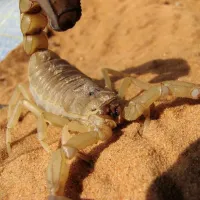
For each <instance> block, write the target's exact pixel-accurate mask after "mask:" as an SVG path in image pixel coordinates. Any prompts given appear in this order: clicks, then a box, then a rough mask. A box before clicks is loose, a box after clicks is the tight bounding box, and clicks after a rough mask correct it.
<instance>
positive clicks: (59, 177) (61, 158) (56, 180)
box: [47, 121, 112, 200]
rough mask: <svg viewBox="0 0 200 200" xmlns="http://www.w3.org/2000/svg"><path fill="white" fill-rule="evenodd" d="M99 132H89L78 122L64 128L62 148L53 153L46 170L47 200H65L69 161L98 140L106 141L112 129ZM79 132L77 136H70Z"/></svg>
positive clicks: (103, 128) (106, 128)
mask: <svg viewBox="0 0 200 200" xmlns="http://www.w3.org/2000/svg"><path fill="white" fill-rule="evenodd" d="M100 129H101V130H100V131H99V132H97V131H90V127H86V126H85V125H82V124H80V123H79V122H76V121H75V122H70V123H69V124H68V125H66V126H64V128H63V131H62V147H61V148H60V149H59V150H57V151H56V152H53V154H52V158H51V160H50V162H49V165H48V168H47V182H48V188H49V191H50V196H49V197H48V200H65V199H68V198H66V197H64V189H65V183H66V181H67V179H68V176H69V166H70V159H72V158H74V157H75V156H78V151H79V150H82V149H84V148H86V147H88V146H90V145H93V144H96V143H97V142H98V141H99V140H102V141H104V140H107V139H108V138H110V137H111V135H112V128H111V127H108V126H103V127H102V128H100ZM69 130H70V131H72V132H74V131H75V132H79V133H78V134H70V133H69Z"/></svg>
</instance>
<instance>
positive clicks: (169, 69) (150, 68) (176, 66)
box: [121, 58, 190, 83]
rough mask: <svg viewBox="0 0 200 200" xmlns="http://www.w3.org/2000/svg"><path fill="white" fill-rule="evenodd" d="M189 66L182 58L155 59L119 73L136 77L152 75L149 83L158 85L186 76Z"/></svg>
mask: <svg viewBox="0 0 200 200" xmlns="http://www.w3.org/2000/svg"><path fill="white" fill-rule="evenodd" d="M189 71H190V66H189V64H188V63H187V61H186V60H184V59H182V58H171V59H165V60H164V59H156V60H152V61H149V62H146V63H144V64H142V65H139V66H137V67H130V68H127V69H125V70H123V71H121V72H123V73H127V74H136V75H138V76H140V75H143V74H147V73H152V74H155V75H156V76H155V77H154V78H153V79H152V80H150V81H149V83H159V82H162V81H167V80H177V79H178V78H179V77H182V76H186V75H188V73H189Z"/></svg>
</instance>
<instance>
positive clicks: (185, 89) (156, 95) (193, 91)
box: [124, 81, 200, 121]
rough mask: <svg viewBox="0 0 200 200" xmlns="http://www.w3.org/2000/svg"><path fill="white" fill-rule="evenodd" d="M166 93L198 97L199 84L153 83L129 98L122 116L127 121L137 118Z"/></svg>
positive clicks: (199, 93) (199, 96)
mask: <svg viewBox="0 0 200 200" xmlns="http://www.w3.org/2000/svg"><path fill="white" fill-rule="evenodd" d="M168 95H172V96H174V97H184V98H191V99H199V98H200V86H199V85H196V84H193V83H187V82H182V81H165V82H162V83H160V84H158V85H153V86H151V87H150V88H149V89H148V90H146V91H144V92H142V93H141V94H140V95H139V96H137V97H135V98H133V99H132V100H130V102H129V103H128V105H127V106H125V108H124V118H125V119H126V120H128V121H129V120H130V121H132V120H135V119H137V118H138V117H139V116H141V115H142V114H143V113H144V111H146V110H147V109H148V108H149V107H150V106H151V105H152V104H153V103H154V102H155V101H157V100H159V99H160V98H162V97H166V96H168Z"/></svg>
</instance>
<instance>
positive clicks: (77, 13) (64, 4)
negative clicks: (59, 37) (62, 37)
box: [36, 0, 81, 31]
mask: <svg viewBox="0 0 200 200" xmlns="http://www.w3.org/2000/svg"><path fill="white" fill-rule="evenodd" d="M36 1H37V2H38V3H39V4H40V6H41V7H42V9H43V10H44V11H45V13H46V15H47V17H48V18H49V21H50V25H51V27H52V28H53V29H54V30H56V31H65V30H67V29H69V28H72V27H73V26H74V25H75V23H76V22H77V21H78V20H79V19H80V17H81V5H80V0H36Z"/></svg>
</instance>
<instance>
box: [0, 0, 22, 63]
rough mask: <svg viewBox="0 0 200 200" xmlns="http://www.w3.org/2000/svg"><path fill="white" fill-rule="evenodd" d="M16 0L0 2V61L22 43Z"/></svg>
mask: <svg viewBox="0 0 200 200" xmlns="http://www.w3.org/2000/svg"><path fill="white" fill-rule="evenodd" d="M19 21H20V13H19V1H18V0H0V61H1V60H2V59H3V58H5V56H6V55H7V53H8V52H9V51H11V50H12V49H13V48H15V47H16V46H17V45H18V44H19V43H20V42H21V41H22V34H21V32H20V23H19Z"/></svg>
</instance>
